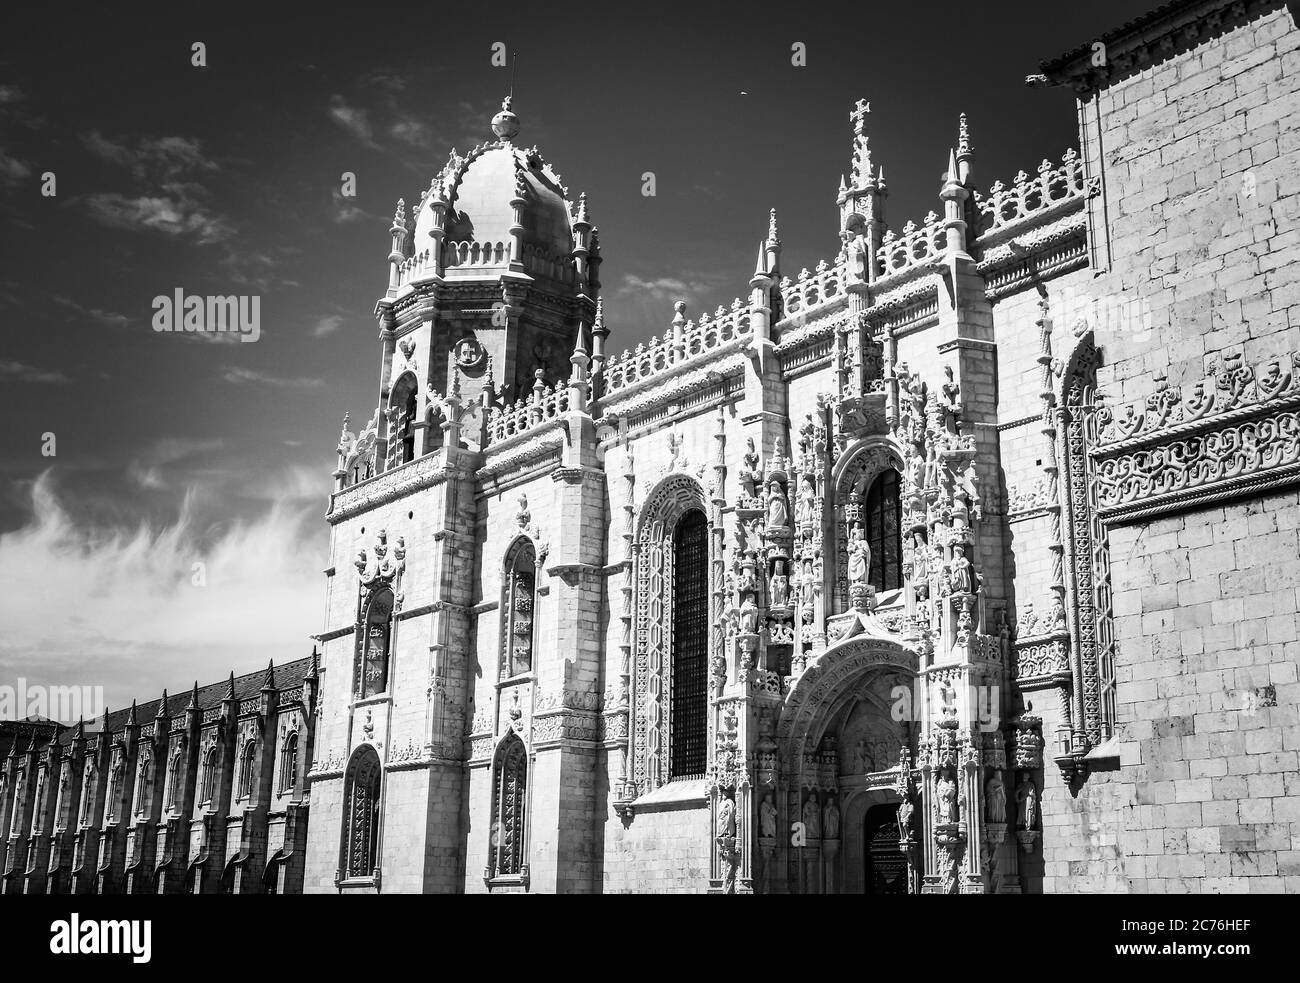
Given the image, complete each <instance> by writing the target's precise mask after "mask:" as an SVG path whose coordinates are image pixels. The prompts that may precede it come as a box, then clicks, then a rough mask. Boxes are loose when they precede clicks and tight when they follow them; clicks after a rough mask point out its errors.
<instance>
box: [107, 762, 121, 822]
mask: <svg viewBox="0 0 1300 983" xmlns="http://www.w3.org/2000/svg"><path fill="white" fill-rule="evenodd" d="M121 797H122V762H120V761H119V762H118V763H117V764H115V765H114V766H113V770H112V771H110V772H109V773H108V800H107V801H106V802H105V804H104V812H105V814H106V815H105V818H106V819H107V821H108V822H110V823H111V822H115V821H116V820H117V808H118V799H120V798H121Z"/></svg>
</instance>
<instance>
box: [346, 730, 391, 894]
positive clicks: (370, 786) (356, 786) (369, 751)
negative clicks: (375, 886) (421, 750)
mask: <svg viewBox="0 0 1300 983" xmlns="http://www.w3.org/2000/svg"><path fill="white" fill-rule="evenodd" d="M381 770H382V769H381V767H380V764H379V755H378V754H376V753H375V749H374V748H372V747H371V746H370V745H369V744H363V745H362V746H361V747H359V748H357V752H356V754H354V755H353V756H352V762H351V764H349V765H348V770H347V774H346V775H345V776H344V788H343V862H342V868H343V873H344V876H346V877H372V876H373V875H374V872H375V868H376V867H377V866H378V865H379V778H380V772H381Z"/></svg>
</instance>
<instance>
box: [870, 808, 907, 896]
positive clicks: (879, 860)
mask: <svg viewBox="0 0 1300 983" xmlns="http://www.w3.org/2000/svg"><path fill="white" fill-rule="evenodd" d="M898 837H899V832H898V803H897V802H890V803H881V804H879V805H874V806H872V807H871V808H870V809H868V810H867V814H866V817H865V818H864V820H863V823H862V840H863V843H862V858H863V863H864V869H863V875H862V884H863V887H864V893H866V894H907V893H908V892H907V884H908V875H907V854H905V853H904V852H903V851H901V850H899V848H898Z"/></svg>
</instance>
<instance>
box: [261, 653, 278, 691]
mask: <svg viewBox="0 0 1300 983" xmlns="http://www.w3.org/2000/svg"><path fill="white" fill-rule="evenodd" d="M262 689H275V660H274V659H271V660H270V661H269V662H267V664H266V675H265V676H264V677H263V679H262Z"/></svg>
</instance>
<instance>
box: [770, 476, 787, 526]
mask: <svg viewBox="0 0 1300 983" xmlns="http://www.w3.org/2000/svg"><path fill="white" fill-rule="evenodd" d="M789 524H790V506H789V504H788V503H787V502H786V499H785V491H784V490H782V488H781V482H779V481H777V480H776V479H775V478H773V479H772V481H771V482H770V483H769V484H768V486H767V527H768V528H769V529H781V528H784V527H785V526H788V525H789Z"/></svg>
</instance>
